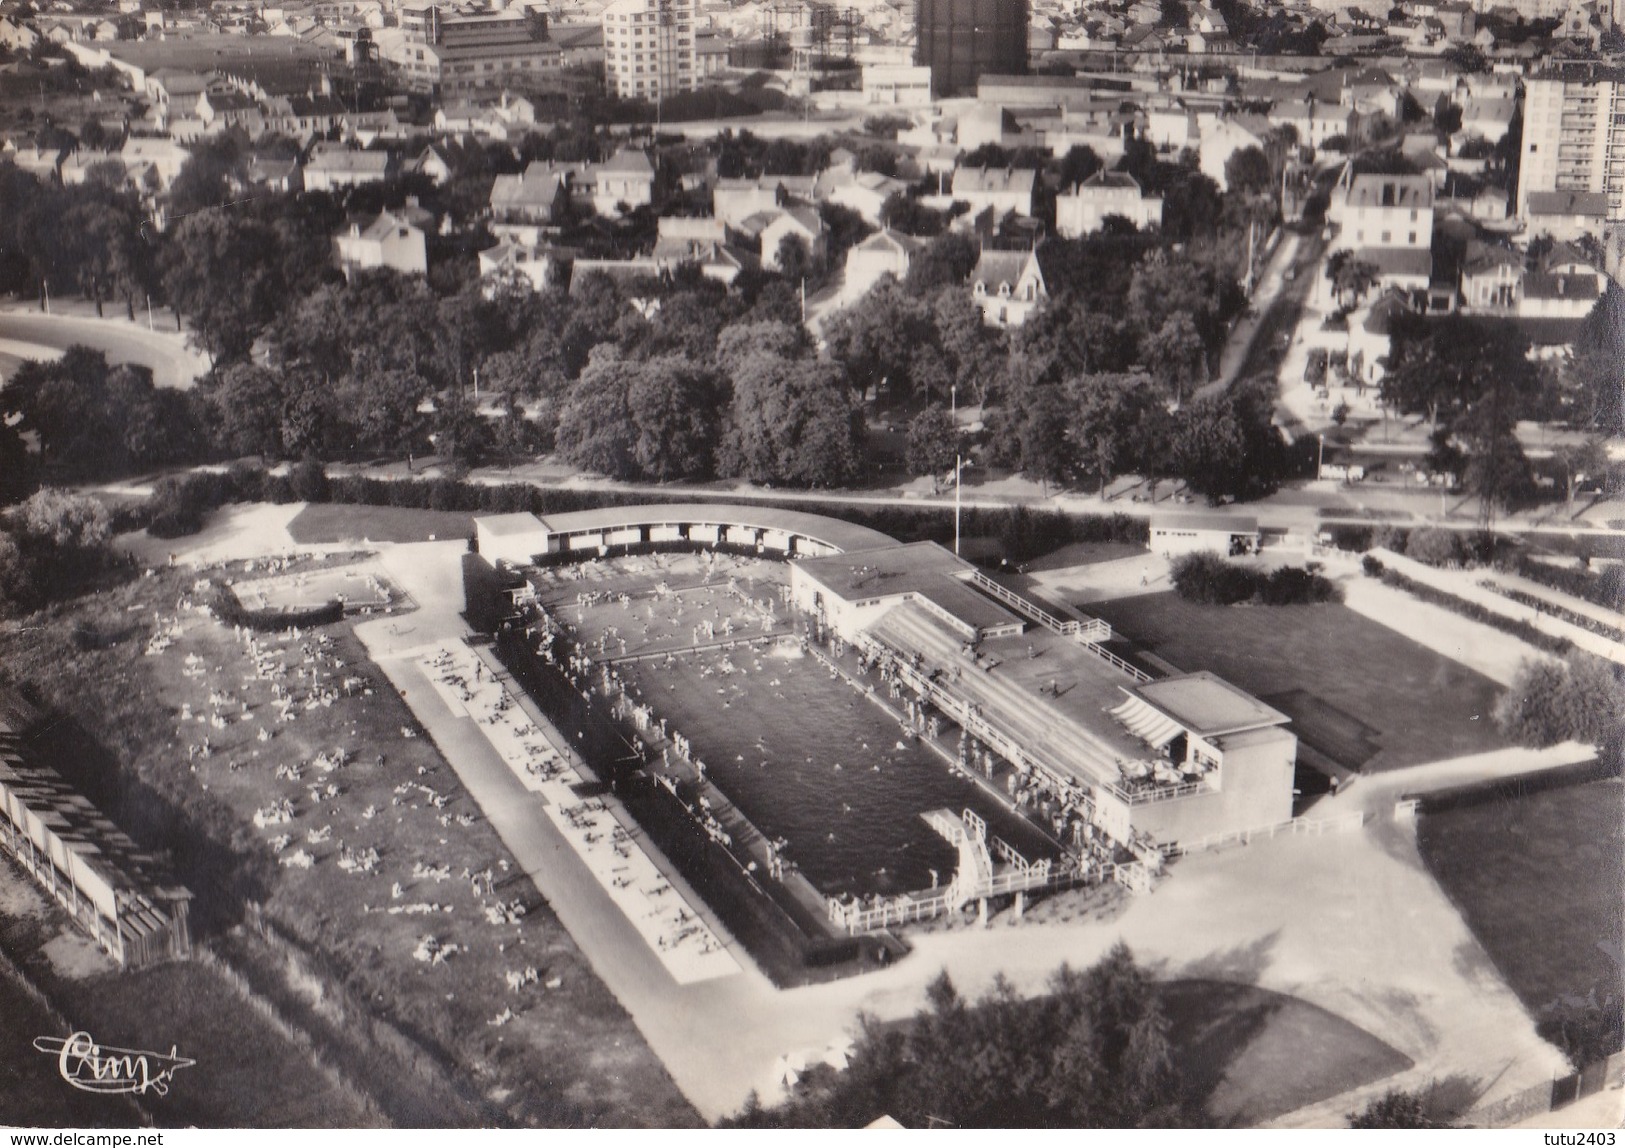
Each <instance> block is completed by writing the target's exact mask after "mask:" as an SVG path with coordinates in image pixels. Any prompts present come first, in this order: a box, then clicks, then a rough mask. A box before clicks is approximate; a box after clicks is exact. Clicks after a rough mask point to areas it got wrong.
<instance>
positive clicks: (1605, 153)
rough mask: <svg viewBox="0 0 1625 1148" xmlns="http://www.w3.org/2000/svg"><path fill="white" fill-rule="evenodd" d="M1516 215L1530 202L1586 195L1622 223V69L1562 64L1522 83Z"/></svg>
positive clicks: (1624, 216)
mask: <svg viewBox="0 0 1625 1148" xmlns="http://www.w3.org/2000/svg"><path fill="white" fill-rule="evenodd" d="M1522 150H1523V154H1522V158H1521V162H1520V165H1519V169H1518V215H1519V216H1520V217H1522V218H1525V219H1527V218H1528V216H1529V205H1530V197H1531V196H1536V197H1537V200H1538V199H1539V198H1540V197H1541V196H1542V195H1543V193H1548V192H1564V193H1575V192H1589V193H1593V194H1601V195H1603V196H1605V197H1606V198H1607V201H1608V211H1607V218H1608V219H1609V220H1620V219H1625V69H1622V68H1608V67H1600V66H1595V65H1565V66H1563V67H1562V68H1554V69H1552V70H1549V71H1547V72H1544V73H1542V74H1541V75H1539V76H1536V77H1534V78H1532V79H1530V80H1528V81H1526V82H1525V85H1524V110H1523V143H1522Z"/></svg>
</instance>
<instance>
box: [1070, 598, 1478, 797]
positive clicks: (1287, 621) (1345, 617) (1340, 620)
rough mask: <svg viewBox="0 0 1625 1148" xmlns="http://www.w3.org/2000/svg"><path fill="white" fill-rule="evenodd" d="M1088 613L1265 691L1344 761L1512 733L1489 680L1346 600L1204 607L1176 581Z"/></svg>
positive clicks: (1444, 752)
mask: <svg viewBox="0 0 1625 1148" xmlns="http://www.w3.org/2000/svg"><path fill="white" fill-rule="evenodd" d="M1089 612H1090V613H1091V614H1094V615H1095V616H1097V617H1100V618H1104V619H1105V620H1106V621H1107V622H1110V623H1111V625H1112V628H1113V629H1114V630H1116V631H1118V632H1119V633H1121V634H1122V635H1123V636H1124V637H1126V638H1128V639H1130V640H1132V641H1134V642H1135V643H1137V644H1139V645H1140V646H1142V647H1145V648H1147V649H1149V650H1151V651H1152V652H1153V653H1155V654H1157V655H1158V656H1159V657H1162V658H1164V659H1166V660H1167V661H1169V662H1171V663H1172V664H1173V665H1175V666H1178V667H1179V668H1180V669H1181V670H1184V671H1195V670H1211V671H1212V672H1214V673H1216V674H1218V675H1219V676H1220V677H1222V678H1225V679H1227V680H1228V681H1230V682H1233V683H1234V684H1236V685H1238V686H1240V687H1241V688H1242V689H1244V690H1247V691H1248V692H1250V693H1252V694H1254V695H1256V696H1257V697H1259V698H1261V699H1263V700H1264V701H1265V702H1267V703H1269V704H1270V705H1272V706H1274V707H1275V708H1276V709H1278V710H1280V711H1281V712H1282V713H1284V714H1286V715H1287V716H1288V717H1290V718H1291V719H1292V727H1291V728H1292V729H1293V731H1294V732H1296V733H1297V735H1298V737H1299V738H1300V739H1301V740H1302V741H1303V742H1305V743H1307V744H1308V745H1309V746H1311V747H1312V748H1313V749H1315V750H1317V751H1319V752H1320V753H1322V754H1324V755H1326V756H1327V757H1329V758H1331V759H1332V760H1333V761H1335V762H1337V763H1338V764H1340V765H1343V766H1345V767H1346V768H1349V769H1353V770H1358V771H1361V772H1378V771H1381V770H1386V769H1396V768H1399V767H1401V766H1406V765H1417V764H1420V763H1422V762H1428V761H1437V760H1440V759H1442V758H1451V757H1459V756H1463V755H1466V754H1474V753H1483V752H1485V751H1487V750H1492V749H1497V748H1500V747H1502V746H1504V745H1505V744H1506V742H1505V741H1504V739H1502V738H1501V736H1500V734H1499V733H1498V732H1497V731H1496V729H1495V726H1494V723H1493V722H1492V721H1491V719H1490V714H1491V712H1492V710H1493V708H1494V705H1495V699H1496V697H1497V696H1498V694H1499V692H1500V691H1499V687H1497V686H1496V684H1495V683H1494V682H1492V681H1490V679H1488V678H1486V677H1484V676H1483V675H1482V674H1479V673H1476V672H1475V671H1473V670H1470V669H1468V668H1467V667H1465V666H1463V665H1461V664H1460V663H1458V662H1456V661H1453V660H1452V659H1450V658H1446V657H1444V656H1443V655H1441V654H1436V653H1434V652H1433V651H1431V650H1429V649H1427V648H1425V647H1423V646H1420V645H1418V644H1417V643H1415V642H1412V641H1410V640H1409V639H1407V638H1405V637H1403V636H1402V635H1400V634H1397V633H1395V632H1394V631H1393V630H1390V629H1388V628H1387V627H1386V626H1382V625H1380V624H1378V623H1376V622H1373V621H1371V620H1369V619H1367V618H1363V617H1361V616H1360V615H1359V614H1356V613H1355V612H1354V611H1352V610H1349V609H1347V608H1345V607H1343V606H1331V605H1327V606H1203V605H1198V604H1196V603H1192V602H1186V601H1184V600H1182V599H1180V598H1179V597H1178V596H1177V595H1175V594H1173V593H1171V592H1170V593H1165V594H1149V595H1142V596H1139V597H1133V598H1119V599H1116V600H1113V601H1107V602H1093V603H1090V605H1089Z"/></svg>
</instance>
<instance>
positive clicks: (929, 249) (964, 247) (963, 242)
mask: <svg viewBox="0 0 1625 1148" xmlns="http://www.w3.org/2000/svg"><path fill="white" fill-rule="evenodd" d="M980 254H981V252H980V249H979V248H978V247H977V244H976V241H975V240H974V239H972V238H971V237H970V236H968V235H963V234H960V233H959V232H953V231H950V232H947V233H945V234H943V235H939V236H937V237H936V238H935V239H933V240H932V241H931V242H930V243H928V244H926V246H925V249H924V250H923V251H919V252H917V253H916V254H915V256H914V257H913V258H912V259H911V260H909V265H908V274H907V276H906V277H905V278H904V280H903V285H904V286H905V287H906V288H907V289H908V291H909V293H910V294H913V295H916V296H925V295H935V294H937V293H938V292H940V291H941V290H943V289H944V288H948V287H952V288H960V287H962V286H963V284H964V282H965V280H966V279H968V278H969V277H970V273H971V272H972V271H974V270H975V269H976V260H977V259H978V258H979V256H980Z"/></svg>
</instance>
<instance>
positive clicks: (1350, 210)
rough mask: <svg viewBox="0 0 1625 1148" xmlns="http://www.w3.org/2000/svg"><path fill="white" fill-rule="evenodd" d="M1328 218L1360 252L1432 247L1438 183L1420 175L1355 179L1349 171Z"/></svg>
mask: <svg viewBox="0 0 1625 1148" xmlns="http://www.w3.org/2000/svg"><path fill="white" fill-rule="evenodd" d="M1328 214H1329V216H1330V217H1331V218H1332V219H1333V220H1335V221H1336V222H1337V223H1339V224H1340V225H1341V226H1342V229H1343V230H1342V234H1341V236H1340V237H1339V238H1340V239H1341V241H1342V242H1343V243H1344V244H1345V245H1348V246H1352V247H1354V248H1356V249H1359V248H1366V247H1408V248H1419V249H1422V250H1427V249H1428V248H1430V247H1432V245H1433V184H1432V182H1431V181H1429V179H1428V178H1427V177H1426V176H1421V175H1378V174H1374V173H1367V174H1364V175H1354V174H1353V170H1352V168H1347V169H1345V170H1344V173H1343V177H1342V179H1341V180H1340V181H1339V186H1338V189H1337V191H1336V192H1334V194H1333V196H1332V203H1331V209H1330V211H1329V212H1328Z"/></svg>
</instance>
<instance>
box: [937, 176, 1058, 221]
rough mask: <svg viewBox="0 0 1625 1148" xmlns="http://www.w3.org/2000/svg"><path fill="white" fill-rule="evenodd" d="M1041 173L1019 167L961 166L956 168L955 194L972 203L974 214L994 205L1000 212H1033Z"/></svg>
mask: <svg viewBox="0 0 1625 1148" xmlns="http://www.w3.org/2000/svg"><path fill="white" fill-rule="evenodd" d="M1037 177H1038V173H1037V172H1035V171H1032V170H1031V169H1027V168H1015V167H961V168H957V169H955V171H954V183H953V198H954V199H955V200H961V201H963V202H965V203H968V204H970V209H971V214H973V215H974V214H976V213H977V212H979V211H981V210H983V209H984V208H991V209H992V210H993V212H994V214H995V215H996V216H999V217H1003V216H1005V215H1008V214H1009V213H1011V212H1015V213H1016V214H1017V215H1031V214H1032V213H1033V183H1034V181H1035V180H1036V179H1037Z"/></svg>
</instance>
